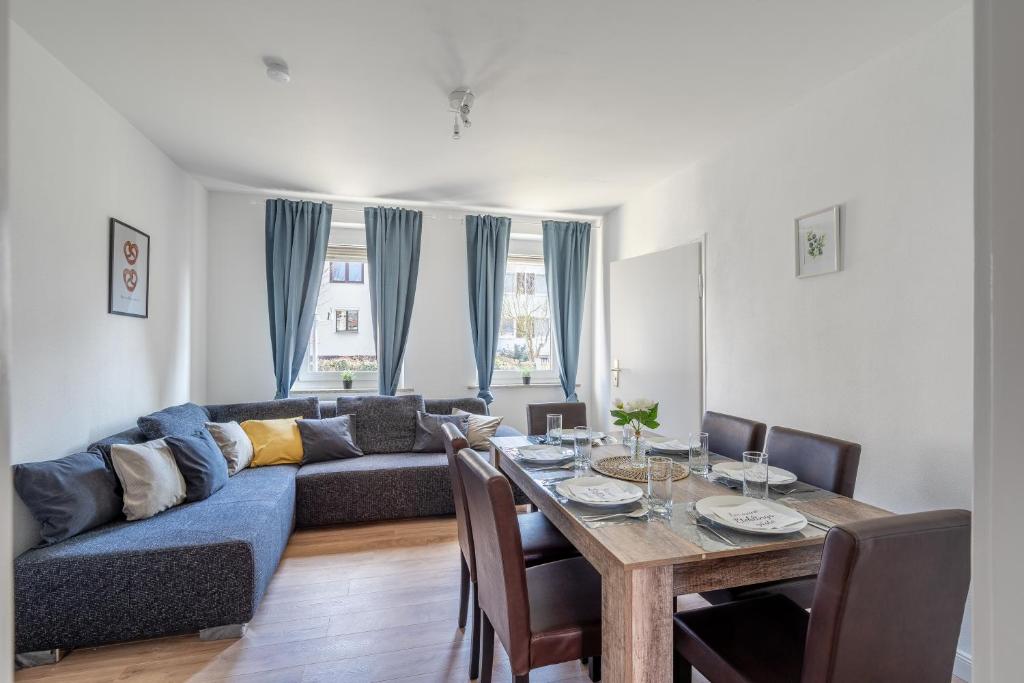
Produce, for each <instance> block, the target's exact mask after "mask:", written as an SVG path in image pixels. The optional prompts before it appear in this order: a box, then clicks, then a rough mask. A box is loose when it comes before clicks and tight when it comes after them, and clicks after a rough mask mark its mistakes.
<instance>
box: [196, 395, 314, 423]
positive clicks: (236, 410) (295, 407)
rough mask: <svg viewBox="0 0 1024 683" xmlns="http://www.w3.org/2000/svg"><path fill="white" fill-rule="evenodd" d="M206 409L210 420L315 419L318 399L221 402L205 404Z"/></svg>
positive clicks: (308, 397)
mask: <svg viewBox="0 0 1024 683" xmlns="http://www.w3.org/2000/svg"><path fill="white" fill-rule="evenodd" d="M206 409H207V410H208V411H209V413H210V421H211V422H245V421H246V420H281V419H285V418H289V417H301V418H303V419H306V420H317V419H319V418H320V399H318V398H316V397H315V396H307V397H304V398H282V399H278V400H276V401H256V402H254V403H223V404H219V405H209V406H206Z"/></svg>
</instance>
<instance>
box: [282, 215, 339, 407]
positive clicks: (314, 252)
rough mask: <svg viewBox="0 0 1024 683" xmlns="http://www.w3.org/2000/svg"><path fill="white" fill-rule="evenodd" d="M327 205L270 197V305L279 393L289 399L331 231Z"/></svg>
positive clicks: (307, 332) (306, 341) (310, 323)
mask: <svg viewBox="0 0 1024 683" xmlns="http://www.w3.org/2000/svg"><path fill="white" fill-rule="evenodd" d="M332 210H333V207H332V206H331V205H330V204H328V203H326V202H323V203H320V204H317V203H314V202H293V201H289V200H287V199H268V200H267V218H266V236H267V307H268V309H269V312H270V346H271V349H272V350H273V353H274V376H275V377H276V378H277V393H276V394H275V396H274V398H287V397H288V392H289V391H291V388H292V385H293V384H295V378H296V377H298V376H299V370H300V369H301V368H302V358H303V356H305V355H306V346H307V345H308V344H309V333H310V331H311V330H312V327H313V317H314V314H315V313H316V299H317V296H318V295H319V294H320V279H321V276H322V273H323V269H324V257H325V256H326V255H327V239H328V238H329V237H330V235H331V212H332Z"/></svg>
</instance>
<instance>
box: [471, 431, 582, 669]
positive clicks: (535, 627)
mask: <svg viewBox="0 0 1024 683" xmlns="http://www.w3.org/2000/svg"><path fill="white" fill-rule="evenodd" d="M458 463H459V472H460V473H461V475H462V481H463V484H464V487H465V494H466V501H467V506H468V508H469V518H470V526H471V528H472V529H473V544H474V550H475V553H476V568H477V590H478V598H479V602H480V614H481V624H482V627H483V628H482V630H481V637H482V639H483V642H482V648H481V659H482V662H481V670H480V681H481V683H490V681H491V669H492V666H493V662H494V636H495V634H497V636H498V638H499V640H501V644H502V645H503V646H504V647H505V651H506V652H507V653H508V659H509V664H510V665H511V668H512V675H513V677H514V679H515V683H529V680H530V671H531V670H532V669H536V668H539V667H542V666H549V665H551V664H559V663H562V662H571V661H574V660H577V659H584V658H588V657H589V658H591V661H592V662H594V663H596V667H597V668H598V669H599V668H600V659H599V658H600V654H601V576H600V574H598V573H597V571H595V570H594V568H593V567H591V566H590V563H588V562H587V561H586V560H585V559H583V558H582V557H576V558H572V559H567V560H559V561H557V562H548V563H546V564H539V565H535V566H532V567H527V566H526V564H525V562H524V561H523V550H524V548H523V538H522V533H521V527H520V525H519V523H518V521H517V519H516V516H517V515H516V510H515V504H514V503H513V500H512V487H511V486H509V482H508V480H507V479H506V478H505V477H504V476H502V475H501V474H500V473H499V472H498V471H497V470H496V469H495V468H494V467H492V466H491V465H490V464H489V463H487V462H486V461H484V459H483V458H481V457H480V455H479V454H478V453H476V452H475V451H472V450H469V449H466V448H464V449H462V450H461V451H459V455H458Z"/></svg>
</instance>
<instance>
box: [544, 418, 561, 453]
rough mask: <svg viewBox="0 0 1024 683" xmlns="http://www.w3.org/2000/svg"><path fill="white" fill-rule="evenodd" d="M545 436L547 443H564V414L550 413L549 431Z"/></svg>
mask: <svg viewBox="0 0 1024 683" xmlns="http://www.w3.org/2000/svg"><path fill="white" fill-rule="evenodd" d="M544 436H545V439H544V440H545V441H546V442H547V443H552V444H555V445H559V444H561V443H562V416H561V415H560V414H557V413H551V414H550V415H548V431H547V433H546V434H545V435H544Z"/></svg>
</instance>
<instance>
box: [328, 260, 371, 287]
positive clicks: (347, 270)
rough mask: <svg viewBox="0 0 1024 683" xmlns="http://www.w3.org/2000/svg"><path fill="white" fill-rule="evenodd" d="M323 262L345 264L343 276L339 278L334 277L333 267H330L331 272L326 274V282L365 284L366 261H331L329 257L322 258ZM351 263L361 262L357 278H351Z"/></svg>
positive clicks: (333, 283) (334, 283)
mask: <svg viewBox="0 0 1024 683" xmlns="http://www.w3.org/2000/svg"><path fill="white" fill-rule="evenodd" d="M324 261H325V263H331V264H334V263H340V264H342V265H343V266H345V277H344V278H343V279H341V280H336V279H334V268H333V266H332V267H331V272H330V273H329V274H328V284H332V285H363V284H366V261H332V260H330V259H324ZM353 263H362V265H363V267H362V268H360V269H359V279H358V280H353V279H352V277H351V275H350V273H351V267H350V266H351V265H352V264H353Z"/></svg>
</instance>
